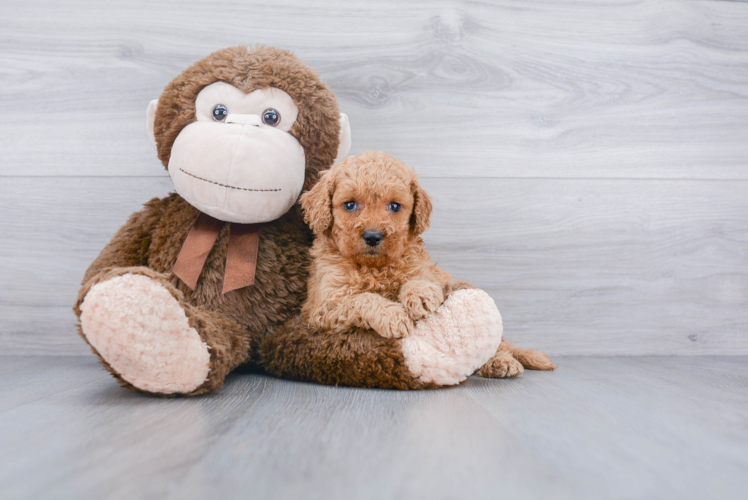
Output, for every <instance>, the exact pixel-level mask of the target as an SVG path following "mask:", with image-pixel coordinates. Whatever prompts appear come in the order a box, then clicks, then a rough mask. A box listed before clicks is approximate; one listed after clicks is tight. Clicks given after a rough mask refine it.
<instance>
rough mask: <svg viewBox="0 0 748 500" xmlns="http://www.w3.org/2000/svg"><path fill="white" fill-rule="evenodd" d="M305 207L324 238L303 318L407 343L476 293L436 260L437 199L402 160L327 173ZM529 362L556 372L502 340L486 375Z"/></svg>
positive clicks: (370, 157) (376, 159) (384, 159)
mask: <svg viewBox="0 0 748 500" xmlns="http://www.w3.org/2000/svg"><path fill="white" fill-rule="evenodd" d="M301 203H302V208H303V209H304V217H305V220H306V221H307V223H308V224H309V225H310V226H311V228H312V230H313V231H314V233H315V235H316V236H317V238H316V240H315V242H314V245H313V247H312V250H311V253H312V257H313V259H314V261H313V263H312V268H311V275H310V278H309V282H308V297H307V300H306V302H305V304H304V306H303V309H302V314H303V316H304V319H305V321H306V322H307V323H309V324H310V325H312V326H314V327H316V328H319V329H321V330H323V331H334V332H343V331H346V330H348V329H350V328H352V327H359V328H366V329H371V330H374V331H376V332H377V333H378V334H379V335H382V336H383V337H387V338H402V337H405V336H407V335H409V334H410V333H411V332H412V330H413V329H414V328H415V321H417V320H419V319H421V318H423V317H424V316H426V315H428V314H429V313H431V312H434V311H435V310H436V309H437V308H438V307H439V306H440V305H441V304H442V303H443V302H444V300H445V299H446V298H447V297H448V296H449V295H450V294H451V293H453V292H455V291H457V290H461V289H465V288H475V287H474V286H472V285H470V284H469V283H467V282H464V281H455V280H452V278H451V276H450V275H449V274H448V273H447V272H445V271H443V270H442V269H440V268H439V267H437V265H436V264H435V263H433V262H432V261H431V259H430V258H429V254H428V252H427V251H426V249H425V247H424V244H423V240H422V239H421V237H420V235H421V233H423V232H424V231H425V230H426V229H428V227H429V218H430V215H431V209H432V206H431V200H430V199H429V197H428V195H427V194H426V192H425V191H424V190H423V189H422V188H421V187H420V186H419V184H418V182H417V179H416V174H415V172H413V171H412V170H411V169H410V168H408V167H407V166H406V165H405V164H404V163H403V162H401V161H400V160H397V159H395V158H392V157H391V156H388V155H386V154H384V153H381V152H366V153H362V154H360V155H357V156H353V157H349V158H347V159H346V160H344V161H342V162H341V163H339V164H337V165H336V166H335V167H333V168H332V169H331V170H329V171H328V172H326V173H324V174H323V176H322V177H321V178H320V181H319V183H318V184H317V185H316V186H315V187H314V188H313V189H312V190H311V191H309V192H307V193H305V194H304V195H302V197H301ZM513 350H514V351H516V355H515V354H514V353H513ZM518 359H519V360H518ZM525 361H527V364H525ZM523 364H524V366H525V367H527V368H531V369H545V370H547V369H553V368H554V367H553V364H552V363H551V361H550V359H548V357H547V356H546V355H545V354H543V353H541V352H538V351H529V350H523V349H515V348H514V347H512V346H511V345H510V344H508V343H506V342H503V341H502V344H501V347H499V350H498V351H497V353H496V355H495V356H494V357H493V358H492V359H491V360H490V361H489V362H488V363H486V365H484V367H483V368H481V370H480V371H479V373H480V374H481V375H483V376H488V377H497V378H505V377H515V376H518V375H519V374H520V373H522V369H523Z"/></svg>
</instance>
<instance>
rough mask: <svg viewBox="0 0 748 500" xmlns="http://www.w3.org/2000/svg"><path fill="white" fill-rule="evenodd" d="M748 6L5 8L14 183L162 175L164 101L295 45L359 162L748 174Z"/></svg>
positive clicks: (231, 2)
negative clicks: (207, 76) (243, 53)
mask: <svg viewBox="0 0 748 500" xmlns="http://www.w3.org/2000/svg"><path fill="white" fill-rule="evenodd" d="M746 25H748V5H747V4H745V3H739V2H720V1H675V0H643V1H628V0H627V1H614V2H600V1H597V0H584V1H580V2H574V3H573V4H568V3H560V2H559V3H554V2H546V1H527V0H501V1H495V2H462V1H458V0H443V1H437V2H431V1H430V2H424V1H420V2H408V3H404V2H400V1H392V0H390V1H385V2H369V1H367V0H351V1H346V2H306V1H300V0H290V1H288V0H287V1H274V2H266V1H254V2H247V1H243V0H241V1H240V0H228V1H223V2H220V3H219V4H216V3H209V2H202V1H192V0H179V1H164V2H152V1H147V0H127V1H124V0H120V1H114V2H106V3H101V2H99V1H98V0H76V1H67V2H57V1H49V0H47V1H42V0H12V1H10V0H6V1H4V2H2V5H0V33H1V34H0V147H2V151H3V165H2V169H1V170H0V175H117V176H123V175H132V176H140V175H148V176H150V175H165V174H164V171H163V169H162V168H161V166H160V165H159V164H158V162H157V160H156V159H155V153H154V151H153V150H152V148H151V147H150V146H149V143H148V140H147V138H146V135H145V130H144V117H145V109H146V105H147V103H148V101H149V100H151V99H153V98H156V97H157V96H158V94H159V93H160V91H161V89H163V87H164V86H165V85H166V84H167V83H168V82H169V80H171V79H172V78H173V77H174V76H175V75H177V74H178V73H179V72H180V71H182V70H183V69H184V68H185V67H187V66H188V65H189V64H191V63H192V62H194V61H196V60H197V59H199V58H202V57H204V56H205V55H207V54H208V53H210V52H212V51H214V50H217V49H220V48H223V47H226V46H231V45H238V44H252V43H267V44H271V45H277V46H282V47H285V48H289V49H292V50H294V51H296V52H297V53H298V54H299V56H301V57H302V58H303V59H305V60H306V61H308V62H309V64H311V65H312V66H313V67H314V68H316V69H317V70H318V71H319V72H320V73H321V75H322V76H323V78H324V79H325V80H326V81H327V82H328V83H329V84H330V86H331V87H332V89H333V90H334V91H335V92H336V93H337V94H338V96H339V98H340V101H341V106H342V108H343V110H344V111H346V112H347V113H348V114H349V115H350V117H351V123H352V126H353V130H354V140H353V148H354V149H353V152H360V151H365V150H369V149H378V150H386V151H388V152H389V153H391V154H393V155H395V156H398V157H400V158H402V159H403V160H404V161H406V162H411V163H417V164H419V165H420V166H422V168H423V169H424V173H425V174H427V175H429V176H453V175H455V173H456V172H459V175H461V176H477V177H506V176H511V177H548V176H550V177H574V178H579V177H606V178H620V177H626V178H708V179H717V178H720V179H748V169H747V168H746V164H745V158H746V157H747V156H748V140H746V137H748V120H747V119H746V118H747V117H748V30H746V29H745V26H746Z"/></svg>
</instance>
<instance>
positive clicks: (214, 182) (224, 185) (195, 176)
mask: <svg viewBox="0 0 748 500" xmlns="http://www.w3.org/2000/svg"><path fill="white" fill-rule="evenodd" d="M179 171H180V172H184V173H185V174H187V175H189V176H190V177H194V178H195V179H197V180H199V181H203V182H209V183H210V184H215V185H216V186H221V187H225V188H229V189H236V190H238V191H262V192H266V191H280V189H250V188H242V187H236V186H229V185H228V184H221V183H220V182H216V181H211V180H209V179H203V178H202V177H198V176H197V175H195V174H191V173H189V172H188V171H186V170H185V169H183V168H181V167H180V168H179Z"/></svg>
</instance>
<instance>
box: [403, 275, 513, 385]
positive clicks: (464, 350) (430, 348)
mask: <svg viewBox="0 0 748 500" xmlns="http://www.w3.org/2000/svg"><path fill="white" fill-rule="evenodd" d="M502 332H503V327H502V324H501V314H499V310H498V309H497V308H496V303H495V302H494V301H493V299H492V298H491V297H490V296H489V295H488V294H487V293H486V292H484V291H483V290H459V291H457V292H455V293H454V294H452V295H450V297H449V298H448V299H447V300H446V301H444V303H443V304H442V305H441V306H440V307H439V309H437V310H436V311H435V312H434V313H433V314H430V315H429V316H426V317H425V318H423V319H422V320H420V321H418V322H417V323H416V328H415V331H414V332H413V333H412V334H411V335H410V336H408V337H407V338H405V339H403V340H402V346H403V355H404V356H405V360H406V362H407V364H408V368H409V369H410V372H411V373H412V374H413V376H415V377H418V378H419V379H420V380H422V381H424V382H427V383H435V384H438V385H455V384H459V383H460V382H462V381H463V380H465V379H466V378H467V377H468V376H470V375H471V374H473V373H474V372H475V371H476V370H477V369H479V368H480V367H481V366H483V365H484V364H486V363H487V362H488V360H489V359H491V357H492V356H493V355H494V354H495V353H496V350H497V349H498V348H499V344H500V343H501V334H502Z"/></svg>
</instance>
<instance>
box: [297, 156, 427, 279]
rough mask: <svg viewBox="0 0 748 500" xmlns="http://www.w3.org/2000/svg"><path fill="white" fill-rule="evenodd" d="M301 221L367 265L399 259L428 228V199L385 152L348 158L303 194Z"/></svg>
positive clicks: (405, 169)
mask: <svg viewBox="0 0 748 500" xmlns="http://www.w3.org/2000/svg"><path fill="white" fill-rule="evenodd" d="M301 206H302V208H303V209H304V220H306V222H307V224H309V225H310V226H311V228H312V230H313V231H314V233H315V234H316V235H317V237H318V238H330V239H331V240H332V241H333V243H334V244H335V246H336V247H337V249H338V251H339V252H340V253H341V254H342V255H343V256H345V257H349V258H352V259H354V260H355V261H356V262H358V263H359V264H362V265H366V266H377V267H379V266H383V265H385V264H386V263H387V262H388V261H390V260H392V259H398V258H399V257H401V256H402V254H403V252H404V251H405V247H406V246H407V245H408V244H409V243H411V242H413V241H414V240H415V239H416V237H417V236H418V235H420V234H421V233H422V232H424V231H425V230H426V229H428V227H429V218H430V216H431V200H430V199H429V197H428V195H427V194H426V192H425V191H424V190H423V189H422V188H421V187H420V186H419V185H418V182H417V180H416V174H415V172H413V171H412V170H411V169H410V168H408V167H407V166H406V165H405V164H404V163H403V162H401V161H400V160H397V159H395V158H392V157H391V156H388V155H386V154H384V153H379V152H371V151H369V152H366V153H361V154H360V155H357V156H351V157H349V158H347V159H346V160H344V161H342V162H340V163H338V164H337V165H336V166H334V167H333V168H332V169H331V170H329V171H328V172H326V173H325V174H323V176H322V177H321V178H320V181H319V182H318V183H317V185H316V186H314V188H312V190H310V191H309V192H307V193H305V194H304V195H302V197H301Z"/></svg>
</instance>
